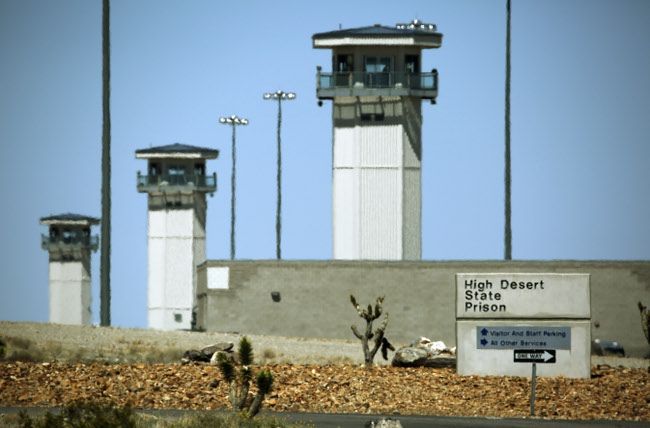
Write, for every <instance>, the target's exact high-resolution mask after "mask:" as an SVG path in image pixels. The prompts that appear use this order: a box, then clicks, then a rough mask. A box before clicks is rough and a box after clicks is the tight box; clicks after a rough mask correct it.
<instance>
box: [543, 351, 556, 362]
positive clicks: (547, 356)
mask: <svg viewBox="0 0 650 428" xmlns="http://www.w3.org/2000/svg"><path fill="white" fill-rule="evenodd" d="M542 357H544V362H547V361H548V360H550V359H551V358H553V355H551V354H549V353H548V352H546V351H544V355H542Z"/></svg>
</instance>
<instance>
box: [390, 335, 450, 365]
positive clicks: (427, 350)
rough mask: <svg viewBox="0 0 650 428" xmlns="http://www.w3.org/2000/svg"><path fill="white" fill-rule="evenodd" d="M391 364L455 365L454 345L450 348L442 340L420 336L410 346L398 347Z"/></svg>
mask: <svg viewBox="0 0 650 428" xmlns="http://www.w3.org/2000/svg"><path fill="white" fill-rule="evenodd" d="M392 364H393V366H395V367H434V368H441V367H455V366H456V347H453V348H451V349H450V348H447V345H445V343H444V342H440V341H438V342H432V341H431V340H430V339H428V338H426V337H420V338H419V339H418V340H415V341H413V342H412V343H411V346H408V347H404V348H401V349H398V350H397V351H396V352H395V356H394V357H393V362H392Z"/></svg>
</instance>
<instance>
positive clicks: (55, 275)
mask: <svg viewBox="0 0 650 428" xmlns="http://www.w3.org/2000/svg"><path fill="white" fill-rule="evenodd" d="M40 223H41V224H42V225H45V226H48V227H49V230H48V233H47V234H45V235H41V247H42V248H43V249H44V250H47V252H48V253H49V255H50V269H49V271H50V272H49V276H50V322H51V323H57V324H80V325H90V324H91V323H92V316H91V309H90V304H91V295H90V253H91V252H92V251H97V245H98V243H99V239H98V237H97V235H95V236H92V235H91V234H90V226H92V225H96V224H99V219H97V218H94V217H87V216H83V215H79V214H61V215H53V216H50V217H43V218H41V221H40Z"/></svg>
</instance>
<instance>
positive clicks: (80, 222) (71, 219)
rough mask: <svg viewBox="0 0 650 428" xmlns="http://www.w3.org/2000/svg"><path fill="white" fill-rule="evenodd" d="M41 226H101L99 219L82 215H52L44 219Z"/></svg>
mask: <svg viewBox="0 0 650 428" xmlns="http://www.w3.org/2000/svg"><path fill="white" fill-rule="evenodd" d="M41 224H44V225H51V224H56V225H62V226H91V225H94V224H99V219H98V218H95V217H89V216H85V215H81V214H72V213H66V214H58V215H51V216H49V217H42V218H41Z"/></svg>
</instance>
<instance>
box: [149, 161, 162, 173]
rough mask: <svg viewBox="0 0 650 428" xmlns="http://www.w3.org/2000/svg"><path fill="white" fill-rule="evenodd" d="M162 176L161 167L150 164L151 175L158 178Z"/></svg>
mask: <svg viewBox="0 0 650 428" xmlns="http://www.w3.org/2000/svg"><path fill="white" fill-rule="evenodd" d="M159 174H160V165H158V164H157V163H150V164H149V175H152V176H156V175H159Z"/></svg>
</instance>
